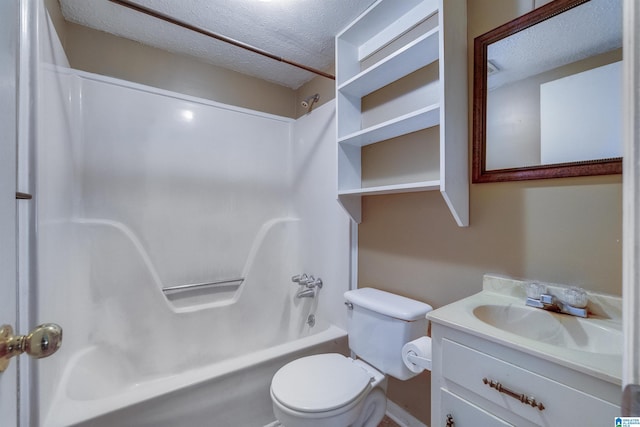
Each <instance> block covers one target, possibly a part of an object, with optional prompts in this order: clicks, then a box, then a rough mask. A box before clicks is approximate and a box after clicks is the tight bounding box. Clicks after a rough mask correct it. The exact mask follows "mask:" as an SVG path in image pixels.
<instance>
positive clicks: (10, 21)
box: [0, 0, 20, 427]
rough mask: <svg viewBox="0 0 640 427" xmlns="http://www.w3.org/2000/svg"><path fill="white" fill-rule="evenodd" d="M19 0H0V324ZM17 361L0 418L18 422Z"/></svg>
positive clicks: (9, 285)
mask: <svg viewBox="0 0 640 427" xmlns="http://www.w3.org/2000/svg"><path fill="white" fill-rule="evenodd" d="M19 6H20V5H19V0H9V1H7V0H2V1H0V100H1V101H0V304H1V305H0V324H8V325H11V326H12V327H14V328H15V325H16V323H17V295H16V283H17V282H16V280H17V274H16V270H17V263H16V230H17V224H16V199H15V194H16V147H17V111H16V104H17V102H16V101H17V95H16V93H17V71H16V70H17V64H18V39H19V34H20V33H19V27H20V25H19V24H20V13H19V10H20V8H19ZM17 413H18V387H17V363H15V361H12V362H11V363H10V364H9V367H8V368H7V369H6V370H5V371H4V372H2V373H0V420H2V425H3V426H7V427H11V426H15V425H17V418H18V417H17Z"/></svg>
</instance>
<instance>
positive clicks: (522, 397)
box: [482, 377, 545, 411]
mask: <svg viewBox="0 0 640 427" xmlns="http://www.w3.org/2000/svg"><path fill="white" fill-rule="evenodd" d="M482 382H483V383H485V384H486V385H488V386H489V387H491V388H495V389H496V391H498V392H500V393H504V394H506V395H507V396H510V397H513V398H514V399H517V400H519V401H520V402H522V403H524V404H525V405H529V406H531V407H533V408H538V409H539V410H540V411H544V409H545V406H544V405H543V404H542V402H538V401H536V399H535V398H534V397H532V396H527V395H526V394H524V393H516V392H515V391H511V390H509V389H508V388H506V387H504V386H503V385H502V384H500V383H499V382H497V381H493V380H489V379H487V378H486V377H485V378H483V379H482Z"/></svg>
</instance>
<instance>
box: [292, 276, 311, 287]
mask: <svg viewBox="0 0 640 427" xmlns="http://www.w3.org/2000/svg"><path fill="white" fill-rule="evenodd" d="M307 279H308V276H307V274H306V273H302V274H296V275H295V276H293V277H292V278H291V281H292V282H293V283H297V284H298V285H304V284H306V283H307Z"/></svg>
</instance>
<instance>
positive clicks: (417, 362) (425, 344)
mask: <svg viewBox="0 0 640 427" xmlns="http://www.w3.org/2000/svg"><path fill="white" fill-rule="evenodd" d="M402 361H403V362H404V364H405V365H406V366H407V368H409V370H410V371H411V372H415V373H416V374H418V373H420V372H422V371H424V370H425V369H426V370H428V371H430V370H431V338H429V337H420V338H418V339H416V340H413V341H409V342H408V343H406V344H405V345H404V346H403V347H402Z"/></svg>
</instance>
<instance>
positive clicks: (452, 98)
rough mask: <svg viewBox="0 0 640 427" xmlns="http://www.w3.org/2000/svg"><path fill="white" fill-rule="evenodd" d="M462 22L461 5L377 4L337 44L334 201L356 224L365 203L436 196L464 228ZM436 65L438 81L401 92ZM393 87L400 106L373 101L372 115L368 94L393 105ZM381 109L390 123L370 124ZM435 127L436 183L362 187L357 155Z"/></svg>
mask: <svg viewBox="0 0 640 427" xmlns="http://www.w3.org/2000/svg"><path fill="white" fill-rule="evenodd" d="M466 16H467V15H466V1H465V0H404V1H402V2H398V1H394V0H378V1H377V2H376V3H374V4H373V5H372V6H371V7H370V8H369V9H368V10H367V11H365V12H364V13H363V14H362V15H361V16H360V17H359V18H358V19H356V20H355V21H354V22H353V23H352V24H351V25H349V26H348V27H347V28H346V29H345V30H343V31H342V32H341V33H340V34H338V35H337V36H336V76H337V82H336V100H337V122H338V123H337V129H338V130H337V132H338V135H337V139H338V198H339V200H340V202H341V203H342V205H343V206H344V208H345V209H346V210H347V211H348V212H349V214H350V215H351V217H352V218H353V220H354V221H356V222H360V220H361V198H362V196H367V195H378V194H389V193H402V192H414V191H432V190H440V192H441V193H442V195H443V196H444V199H445V201H446V202H447V205H448V206H449V208H450V210H451V212H452V214H453V216H454V218H455V220H456V222H457V223H458V225H459V226H468V225H469V183H468V181H469V180H468V162H467V155H468V154H467V152H468V130H467V127H468V125H467V121H468V118H467V103H468V99H467V32H466V20H467V18H466ZM436 62H437V68H438V70H437V77H435V79H436V80H435V81H424V82H421V83H422V87H421V88H411V89H410V90H408V91H407V90H405V89H403V88H402V85H403V80H402V79H403V78H405V77H407V76H409V75H410V74H412V73H414V72H419V71H418V70H421V69H423V68H425V67H428V66H431V64H433V66H434V67H435V64H434V63H436ZM425 75H426V74H425ZM425 79H426V78H425ZM391 84H396V85H398V89H397V92H398V93H400V95H399V97H400V98H401V99H400V100H398V99H395V100H394V99H389V100H388V101H387V100H383V101H382V103H380V101H378V105H377V106H376V108H375V109H376V112H375V113H371V112H370V110H368V109H367V107H366V106H364V107H363V105H365V104H366V102H363V99H365V98H366V97H367V96H369V95H371V94H374V93H378V94H379V93H381V92H382V91H384V96H385V97H393V96H394V95H393V93H394V91H396V89H393V90H389V87H391V86H389V85H391ZM434 84H435V85H436V86H437V91H436V92H434V91H433V90H432V88H433V85H434ZM383 88H384V89H383ZM429 88H431V89H429ZM403 90H404V92H403ZM377 91H380V92H377ZM428 93H437V97H435V98H436V99H433V98H434V96H428V95H425V94H428ZM390 94H391V95H390ZM385 104H386V105H385ZM399 104H402V105H403V106H404V105H409V106H410V107H409V108H410V111H401V110H402V108H398V106H399ZM385 107H386V108H387V112H386V113H385V114H382V116H384V117H390V118H387V119H386V120H383V121H381V122H379V123H375V124H371V122H372V120H371V119H370V117H372V116H371V115H372V114H377V115H378V116H380V111H381V110H382V111H384V109H385ZM368 114H369V116H367V115H368ZM374 122H375V121H374ZM363 123H367V125H365V126H364V127H363ZM436 126H439V138H440V140H439V156H440V159H439V164H440V169H439V171H438V175H439V179H438V180H427V181H419V182H403V183H398V182H397V181H398V180H397V179H393V180H392V181H393V182H390V183H389V185H379V186H375V187H368V186H366V185H363V177H362V164H361V162H362V154H361V148H362V147H364V146H366V145H369V144H375V143H378V142H383V141H389V140H392V139H394V138H398V137H401V136H403V135H407V134H410V133H413V132H417V131H420V130H423V129H428V128H433V127H436ZM398 155H399V156H400V157H401V156H402V153H399V154H398ZM426 163H427V162H425V164H426ZM431 163H433V162H431Z"/></svg>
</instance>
